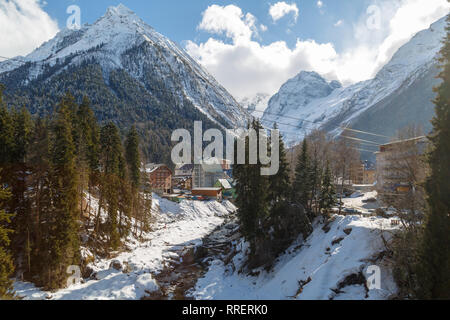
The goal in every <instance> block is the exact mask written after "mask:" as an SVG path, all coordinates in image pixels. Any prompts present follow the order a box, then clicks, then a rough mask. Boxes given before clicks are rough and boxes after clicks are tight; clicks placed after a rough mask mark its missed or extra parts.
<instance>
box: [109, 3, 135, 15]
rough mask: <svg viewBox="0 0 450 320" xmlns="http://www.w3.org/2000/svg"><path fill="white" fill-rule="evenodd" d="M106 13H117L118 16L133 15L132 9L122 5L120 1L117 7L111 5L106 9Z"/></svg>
mask: <svg viewBox="0 0 450 320" xmlns="http://www.w3.org/2000/svg"><path fill="white" fill-rule="evenodd" d="M106 14H107V15H108V14H109V15H118V16H131V15H135V13H134V11H133V10H131V9H129V8H128V7H126V6H125V5H123V4H122V3H121V4H119V5H118V6H117V7H114V6H111V7H109V8H108V10H107V11H106Z"/></svg>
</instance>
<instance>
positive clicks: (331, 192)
mask: <svg viewBox="0 0 450 320" xmlns="http://www.w3.org/2000/svg"><path fill="white" fill-rule="evenodd" d="M332 179H333V178H332V175H331V170H330V164H329V162H327V166H326V169H325V173H324V176H323V180H322V189H321V192H320V201H319V202H320V209H321V210H323V211H324V212H325V213H328V212H329V211H330V210H331V209H332V208H333V207H334V206H335V205H336V191H335V189H334V185H333V182H332Z"/></svg>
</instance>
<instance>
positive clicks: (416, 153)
mask: <svg viewBox="0 0 450 320" xmlns="http://www.w3.org/2000/svg"><path fill="white" fill-rule="evenodd" d="M427 142H428V140H427V138H426V137H417V138H413V139H407V140H399V141H395V142H391V143H388V144H385V145H382V146H380V151H379V152H377V153H376V157H377V165H376V181H377V190H378V191H379V192H381V193H382V192H391V193H404V192H408V191H409V190H410V188H411V185H410V184H411V182H412V181H410V180H411V179H412V178H411V176H412V175H413V176H414V179H416V180H420V179H422V177H424V176H425V173H426V168H425V165H424V164H423V163H422V162H421V161H420V159H419V158H420V157H421V156H422V155H423V154H424V153H425V150H426V147H427Z"/></svg>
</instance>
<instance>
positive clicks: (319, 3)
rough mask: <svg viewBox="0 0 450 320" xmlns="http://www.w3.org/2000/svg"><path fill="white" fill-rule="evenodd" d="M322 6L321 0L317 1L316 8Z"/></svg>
mask: <svg viewBox="0 0 450 320" xmlns="http://www.w3.org/2000/svg"><path fill="white" fill-rule="evenodd" d="M322 7H323V2H322V1H320V0H319V1H317V8H319V9H320V8H322Z"/></svg>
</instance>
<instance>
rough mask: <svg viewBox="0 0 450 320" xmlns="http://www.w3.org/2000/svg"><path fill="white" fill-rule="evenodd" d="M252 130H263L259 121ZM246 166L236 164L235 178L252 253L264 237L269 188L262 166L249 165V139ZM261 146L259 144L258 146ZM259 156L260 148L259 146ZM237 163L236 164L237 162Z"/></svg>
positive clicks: (240, 219) (237, 199)
mask: <svg viewBox="0 0 450 320" xmlns="http://www.w3.org/2000/svg"><path fill="white" fill-rule="evenodd" d="M251 128H252V129H254V130H255V131H256V133H257V138H258V139H259V130H260V129H262V126H261V124H260V123H259V122H258V121H253V123H252V124H251ZM245 142H246V143H245V147H246V149H245V150H246V159H247V162H246V164H235V165H234V167H233V177H234V179H235V181H236V204H237V206H238V208H239V209H238V216H239V221H240V224H241V231H242V233H243V235H244V236H245V238H246V239H247V240H248V241H249V242H250V247H251V251H252V253H255V251H256V245H257V241H258V238H260V237H263V236H264V234H262V233H263V230H262V228H261V227H262V222H263V220H264V219H265V218H266V217H267V216H268V213H269V203H268V198H267V194H268V187H269V182H268V179H267V177H265V176H262V175H261V168H262V167H263V166H262V164H261V163H260V162H259V161H258V162H257V164H249V161H248V159H249V150H250V148H249V138H248V137H246V139H245ZM258 145H259V144H258ZM235 154H236V153H235ZM258 154H259V146H258ZM235 163H236V162H235Z"/></svg>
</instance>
